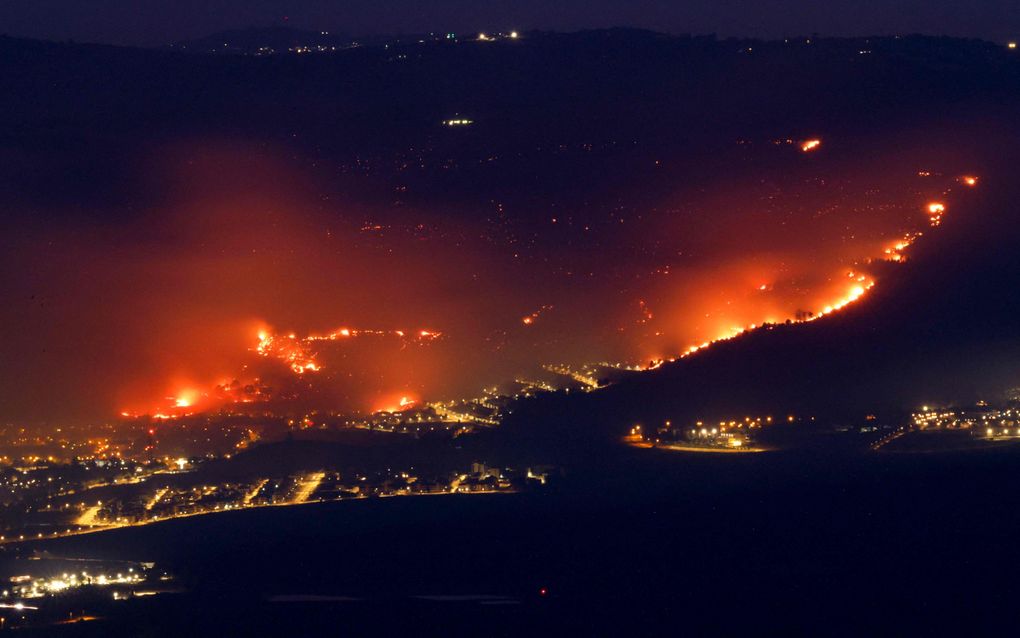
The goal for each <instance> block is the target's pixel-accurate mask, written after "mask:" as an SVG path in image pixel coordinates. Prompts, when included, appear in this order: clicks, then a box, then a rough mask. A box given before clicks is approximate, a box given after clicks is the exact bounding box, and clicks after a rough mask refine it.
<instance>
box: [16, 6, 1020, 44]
mask: <svg viewBox="0 0 1020 638" xmlns="http://www.w3.org/2000/svg"><path fill="white" fill-rule="evenodd" d="M284 16H287V17H288V18H289V20H288V23H289V24H290V25H292V26H294V27H297V28H306V29H327V30H331V31H337V32H346V33H352V34H356V35H358V34H375V33H396V32H422V31H431V30H436V31H438V30H452V31H466V32H471V31H475V30H478V29H500V28H515V29H521V30H527V29H556V30H577V29H583V28H590V27H608V26H636V27H646V28H652V29H656V30H660V31H670V32H679V33H684V32H692V33H710V32H715V33H718V34H720V35H746V36H759V37H783V36H789V35H802V34H809V33H812V32H817V33H820V34H822V35H862V34H870V35H879V34H891V33H927V34H947V35H954V36H971V37H980V38H986V39H991V40H998V41H1003V40H1007V39H1011V38H1014V37H1015V36H1016V34H1017V33H1018V32H1020V0H969V1H968V0H828V1H826V0H300V1H298V0H4V1H2V2H0V33H6V34H7V35H16V36H29V37H39V38H47V39H68V38H71V39H75V40H79V41H91V42H108V43H115V44H141V45H162V44H166V43H168V42H172V41H175V40H180V39H186V38H192V37H199V36H203V35H208V34H210V33H213V32H215V31H219V30H222V29H229V28H238V27H246V26H253V25H255V26H264V25H269V24H280V23H283V19H284Z"/></svg>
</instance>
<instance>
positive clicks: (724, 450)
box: [628, 443, 769, 454]
mask: <svg viewBox="0 0 1020 638" xmlns="http://www.w3.org/2000/svg"><path fill="white" fill-rule="evenodd" d="M628 445H630V446H631V447H638V448H643V449H652V448H654V449H656V450H670V451H671V452H697V453H710V454H754V453H757V452H768V451H769V449H768V448H763V447H708V446H705V447H702V446H699V445H677V444H662V443H660V444H658V445H652V444H651V443H628Z"/></svg>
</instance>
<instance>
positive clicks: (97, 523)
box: [0, 458, 549, 544]
mask: <svg viewBox="0 0 1020 638" xmlns="http://www.w3.org/2000/svg"><path fill="white" fill-rule="evenodd" d="M207 461H208V459H205V458H191V459H187V458H179V459H160V460H159V461H155V462H153V463H148V464H138V463H133V462H126V461H113V462H110V463H107V464H104V466H97V465H96V462H87V463H79V464H77V465H74V466H56V467H48V468H38V469H34V470H31V471H29V472H27V473H26V474H25V475H23V477H22V478H21V479H18V480H14V478H13V477H8V478H7V479H6V480H7V481H8V482H10V483H14V484H18V483H29V484H30V485H31V486H33V487H34V490H33V491H31V492H29V491H26V493H24V494H20V495H18V497H17V498H10V499H8V500H7V501H5V502H4V503H3V507H2V508H0V511H2V512H4V516H3V518H2V519H0V544H3V543H17V542H21V541H27V540H37V539H45V538H58V537H61V536H69V535H74V534H81V533H86V532H90V531H95V530H98V529H104V528H109V527H119V526H128V525H143V524H147V523H153V522H156V521H161V520H167V519H172V518H179V517H185V516H194V515H199V514H213V513H217V512H226V511H230V510H236V509H244V508H250V507H265V506H281V505H298V504H301V503H308V502H323V501H339V500H345V499H357V498H370V497H389V496H413V495H424V494H469V493H493V492H515V491H519V490H522V489H525V488H528V487H532V486H539V485H544V484H545V483H546V481H547V480H548V477H549V469H548V468H527V469H525V470H524V471H520V470H515V469H512V468H500V467H492V466H488V465H486V464H484V463H474V464H472V466H471V467H470V469H468V470H460V471H447V472H435V471H433V472H421V471H415V470H414V469H413V468H409V469H407V470H403V471H395V470H385V471H382V470H380V471H367V472H356V471H349V472H338V471H325V470H323V471H304V472H298V473H286V474H280V475H275V476H274V475H272V474H262V475H254V474H253V475H252V476H251V477H250V478H242V479H233V480H210V478H209V477H211V476H215V474H214V473H212V472H209V473H204V472H201V471H197V470H200V469H201V467H202V466H203V465H204V464H205V463H206V462H207ZM13 471H14V472H19V471H17V470H13Z"/></svg>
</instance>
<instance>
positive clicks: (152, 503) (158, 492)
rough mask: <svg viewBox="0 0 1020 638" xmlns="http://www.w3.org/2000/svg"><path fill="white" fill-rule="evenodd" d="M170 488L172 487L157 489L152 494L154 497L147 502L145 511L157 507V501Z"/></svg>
mask: <svg viewBox="0 0 1020 638" xmlns="http://www.w3.org/2000/svg"><path fill="white" fill-rule="evenodd" d="M169 490H170V488H168V487H164V488H162V489H159V490H156V493H155V494H153V495H152V498H150V499H149V502H148V503H146V504H145V511H146V512H148V511H150V510H151V509H152V508H153V507H156V503H158V502H159V500H160V499H161V498H163V495H164V494H166V493H167V492H168V491H169Z"/></svg>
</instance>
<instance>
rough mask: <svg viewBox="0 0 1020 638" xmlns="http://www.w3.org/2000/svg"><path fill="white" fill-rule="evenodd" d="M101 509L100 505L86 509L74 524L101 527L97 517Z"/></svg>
mask: <svg viewBox="0 0 1020 638" xmlns="http://www.w3.org/2000/svg"><path fill="white" fill-rule="evenodd" d="M99 509H100V506H99V505H93V506H92V507H90V508H88V509H86V510H85V511H84V512H82V513H81V516H79V517H78V520H76V521H75V522H74V524H75V525H81V526H83V527H95V526H96V525H99V524H100V523H99V522H98V521H97V520H96V517H97V516H98V515H99Z"/></svg>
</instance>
